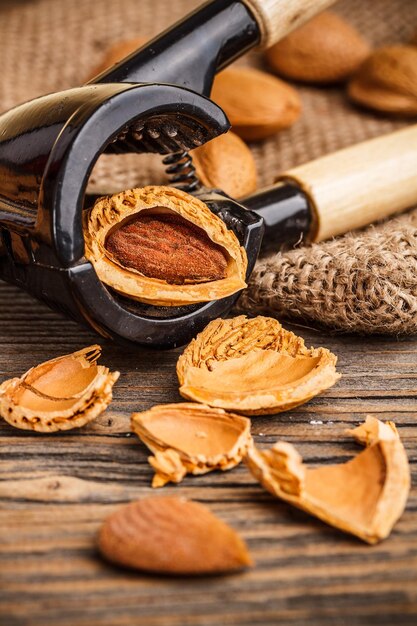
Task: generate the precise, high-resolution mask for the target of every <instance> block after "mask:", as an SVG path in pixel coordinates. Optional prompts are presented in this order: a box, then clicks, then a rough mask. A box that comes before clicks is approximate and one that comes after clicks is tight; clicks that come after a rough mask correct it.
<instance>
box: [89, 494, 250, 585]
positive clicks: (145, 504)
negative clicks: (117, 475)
mask: <svg viewBox="0 0 417 626" xmlns="http://www.w3.org/2000/svg"><path fill="white" fill-rule="evenodd" d="M98 546H99V549H100V552H101V553H102V555H103V556H104V557H105V558H106V559H107V560H109V561H111V562H112V563H116V564H118V565H122V566H124V567H129V568H132V569H139V570H143V571H148V572H154V573H159V574H170V575H179V576H184V575H202V574H222V573H229V572H234V571H237V570H240V569H243V568H246V567H249V566H251V565H252V560H251V558H250V555H249V553H248V550H247V548H246V545H245V543H244V541H243V540H242V539H241V538H240V537H239V535H238V534H237V533H236V532H235V531H234V530H233V529H232V528H231V527H230V526H228V525H227V524H225V523H224V522H223V521H222V520H220V519H219V518H218V517H216V516H215V515H213V513H211V511H209V509H208V508H207V507H205V506H203V505H202V504H198V503H197V502H191V501H187V500H184V499H180V498H170V497H156V498H155V497H150V498H143V499H142V500H138V501H136V502H132V503H130V504H127V505H125V506H123V507H122V508H120V509H118V510H117V511H116V512H115V513H113V514H112V515H110V516H109V517H108V518H107V519H106V520H105V521H104V523H103V526H102V527H101V530H100V533H99V539H98Z"/></svg>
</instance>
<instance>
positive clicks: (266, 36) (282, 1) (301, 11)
mask: <svg viewBox="0 0 417 626" xmlns="http://www.w3.org/2000/svg"><path fill="white" fill-rule="evenodd" d="M335 1H336V0H243V2H244V3H245V4H246V5H247V6H248V8H249V9H250V10H251V11H252V13H253V14H254V16H255V18H256V21H257V22H258V24H259V28H260V31H261V46H262V47H263V48H269V47H270V46H272V45H273V44H274V43H276V42H277V41H279V40H280V39H282V38H283V37H285V35H288V33H290V32H291V31H293V30H295V29H296V28H298V27H299V26H301V25H302V24H304V22H307V21H308V20H309V19H310V18H312V17H313V16H314V15H316V14H317V13H320V12H321V11H323V10H324V9H326V8H327V7H328V6H330V5H331V4H335Z"/></svg>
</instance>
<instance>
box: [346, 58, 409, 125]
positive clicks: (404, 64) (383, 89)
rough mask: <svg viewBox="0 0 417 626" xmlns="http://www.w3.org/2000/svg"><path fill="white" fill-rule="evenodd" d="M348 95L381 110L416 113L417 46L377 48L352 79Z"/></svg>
mask: <svg viewBox="0 0 417 626" xmlns="http://www.w3.org/2000/svg"><path fill="white" fill-rule="evenodd" d="M348 94H349V96H350V98H351V99H352V100H353V101H354V102H356V103H357V104H360V105H362V106H365V107H367V108H370V109H375V110H376V111H380V112H382V113H392V114H397V115H405V116H415V115H417V48H416V47H413V46H388V47H385V48H380V49H379V50H375V52H374V53H373V54H372V55H371V56H370V57H369V58H368V59H367V60H366V61H365V62H364V63H363V64H362V66H361V67H360V68H359V71H358V72H357V74H355V76H354V77H353V78H352V80H351V81H350V83H349V87H348Z"/></svg>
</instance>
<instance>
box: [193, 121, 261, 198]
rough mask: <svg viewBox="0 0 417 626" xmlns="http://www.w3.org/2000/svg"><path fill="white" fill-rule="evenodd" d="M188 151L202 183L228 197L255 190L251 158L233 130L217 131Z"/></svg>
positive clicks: (239, 195)
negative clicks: (207, 139) (214, 137)
mask: <svg viewBox="0 0 417 626" xmlns="http://www.w3.org/2000/svg"><path fill="white" fill-rule="evenodd" d="M191 154H192V157H193V163H194V166H195V168H196V172H197V176H198V177H199V179H200V180H201V182H202V183H203V185H205V186H206V187H210V188H214V189H221V190H222V191H225V192H226V193H227V194H228V195H229V196H231V197H232V198H241V197H243V196H246V195H248V194H250V193H252V192H253V191H255V189H256V186H257V175H256V164H255V159H254V158H253V155H252V152H251V150H250V148H249V147H248V146H247V145H246V144H245V142H244V141H243V140H242V139H240V137H238V136H237V135H235V133H232V132H228V133H226V134H225V135H220V137H216V139H213V140H212V141H209V142H208V143H206V144H204V145H203V146H201V147H200V148H197V149H196V150H193V151H192V153H191Z"/></svg>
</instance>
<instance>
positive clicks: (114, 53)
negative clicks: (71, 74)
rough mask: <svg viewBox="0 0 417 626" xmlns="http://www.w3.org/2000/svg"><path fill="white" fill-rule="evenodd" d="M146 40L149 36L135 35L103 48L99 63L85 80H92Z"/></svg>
mask: <svg viewBox="0 0 417 626" xmlns="http://www.w3.org/2000/svg"><path fill="white" fill-rule="evenodd" d="M148 40H149V37H136V38H135V39H126V40H123V41H117V42H116V43H114V44H113V45H111V46H110V47H109V48H107V50H105V52H104V54H103V57H102V59H101V61H100V63H99V64H98V65H96V66H95V68H94V69H93V70H92V71H91V72H90V73H89V75H88V77H87V78H86V81H88V80H92V79H93V78H94V77H95V76H97V75H98V74H101V72H104V70H107V69H109V68H110V67H112V65H116V63H118V62H119V61H121V60H122V59H124V58H125V57H127V56H128V55H129V54H131V53H132V52H134V51H135V50H137V49H138V48H141V47H142V46H144V45H145V43H146V42H147V41H148Z"/></svg>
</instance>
